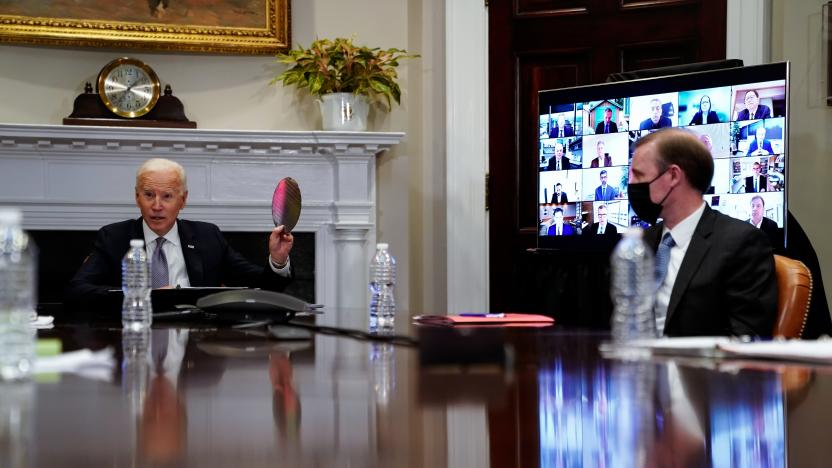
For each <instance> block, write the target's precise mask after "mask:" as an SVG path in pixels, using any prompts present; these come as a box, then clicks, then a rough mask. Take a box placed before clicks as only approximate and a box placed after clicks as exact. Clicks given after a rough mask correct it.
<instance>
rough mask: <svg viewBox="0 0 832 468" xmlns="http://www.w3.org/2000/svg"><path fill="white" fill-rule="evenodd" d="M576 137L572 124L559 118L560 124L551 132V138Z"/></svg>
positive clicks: (561, 117) (560, 116)
mask: <svg viewBox="0 0 832 468" xmlns="http://www.w3.org/2000/svg"><path fill="white" fill-rule="evenodd" d="M571 136H575V130H574V129H572V124H571V123H569V122H567V121H566V119H565V118H564V117H563V116H562V115H559V116H558V123H557V125H555V126H554V127H552V130H551V131H550V132H549V137H550V138H566V137H571Z"/></svg>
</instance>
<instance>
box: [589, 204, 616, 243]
mask: <svg viewBox="0 0 832 468" xmlns="http://www.w3.org/2000/svg"><path fill="white" fill-rule="evenodd" d="M597 214H598V222H597V223H592V224H591V225H590V226H589V227H588V228H586V229H584V231H583V235H599V236H607V237H615V236H616V235H618V229H617V228H616V227H615V225H613V224H610V223H608V222H607V207H606V206H605V205H598V209H597Z"/></svg>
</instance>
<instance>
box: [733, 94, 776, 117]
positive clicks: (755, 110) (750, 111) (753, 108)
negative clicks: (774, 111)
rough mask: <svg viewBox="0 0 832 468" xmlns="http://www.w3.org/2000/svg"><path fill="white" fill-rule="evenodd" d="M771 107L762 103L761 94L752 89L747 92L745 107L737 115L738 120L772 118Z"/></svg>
mask: <svg viewBox="0 0 832 468" xmlns="http://www.w3.org/2000/svg"><path fill="white" fill-rule="evenodd" d="M770 118H771V109H769V107H768V106H766V105H764V104H760V94H759V93H758V92H757V91H755V90H753V89H751V90H749V91H747V92H746V93H745V109H743V110H741V111H740V113H739V114H738V115H737V120H753V119H770Z"/></svg>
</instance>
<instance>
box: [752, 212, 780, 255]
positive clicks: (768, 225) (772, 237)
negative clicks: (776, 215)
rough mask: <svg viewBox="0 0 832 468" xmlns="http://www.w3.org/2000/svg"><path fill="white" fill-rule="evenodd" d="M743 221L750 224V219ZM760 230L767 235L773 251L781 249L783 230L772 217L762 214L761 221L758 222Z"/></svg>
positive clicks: (776, 251)
mask: <svg viewBox="0 0 832 468" xmlns="http://www.w3.org/2000/svg"><path fill="white" fill-rule="evenodd" d="M745 222H746V223H748V224H751V219H750V218H749V219H746V220H745ZM751 225H752V226H753V224H751ZM760 230H761V231H763V234H765V235H766V237H768V240H769V242H771V246H772V247H773V248H774V251H775V253H778V252H780V251H782V250H783V247H784V246H783V243H784V242H783V241H784V239H783V230H782V229H781V228H780V227H779V226H777V223H776V222H775V221H774V220H773V219H769V218H766V217H765V216H763V221H762V222H760Z"/></svg>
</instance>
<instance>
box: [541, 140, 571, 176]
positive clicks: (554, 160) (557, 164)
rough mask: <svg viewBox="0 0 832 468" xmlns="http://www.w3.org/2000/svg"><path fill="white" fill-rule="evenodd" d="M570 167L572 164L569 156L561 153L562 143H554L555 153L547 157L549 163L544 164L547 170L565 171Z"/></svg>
mask: <svg viewBox="0 0 832 468" xmlns="http://www.w3.org/2000/svg"><path fill="white" fill-rule="evenodd" d="M569 169H572V164H571V163H570V162H569V158H567V157H566V156H564V155H563V145H562V144H560V143H557V144H555V155H554V156H552V157H551V158H549V164H548V165H547V166H546V170H547V171H567V170H569Z"/></svg>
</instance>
